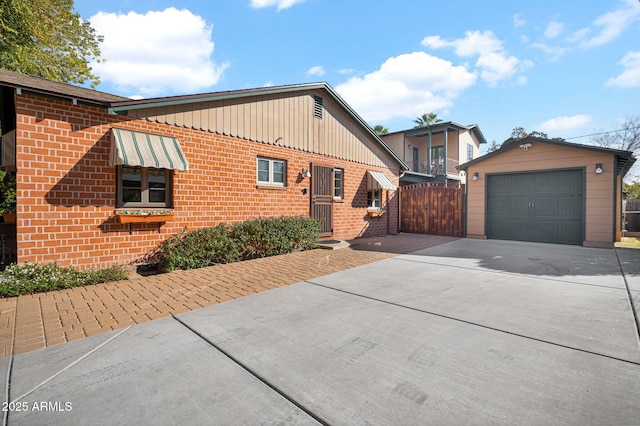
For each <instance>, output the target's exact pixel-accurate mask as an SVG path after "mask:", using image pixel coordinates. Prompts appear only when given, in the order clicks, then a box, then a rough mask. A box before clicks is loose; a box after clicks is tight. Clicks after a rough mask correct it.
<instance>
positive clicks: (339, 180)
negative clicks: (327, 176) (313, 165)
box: [333, 169, 344, 200]
mask: <svg viewBox="0 0 640 426" xmlns="http://www.w3.org/2000/svg"><path fill="white" fill-rule="evenodd" d="M333 198H335V199H337V200H342V199H343V198H344V170H343V169H333Z"/></svg>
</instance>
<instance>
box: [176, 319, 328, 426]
mask: <svg viewBox="0 0 640 426" xmlns="http://www.w3.org/2000/svg"><path fill="white" fill-rule="evenodd" d="M171 318H173V319H174V320H176V321H177V322H178V323H180V324H182V326H184V327H185V328H186V329H187V330H189V331H191V332H192V333H193V334H195V335H196V336H198V337H199V338H200V339H202V340H204V341H205V342H207V343H208V344H209V345H210V346H211V347H213V348H214V349H215V350H217V351H218V352H220V353H221V354H222V355H224V356H225V357H227V358H229V360H231V361H232V362H233V363H234V364H236V365H237V366H239V367H240V368H242V369H243V370H244V371H246V372H247V373H249V374H250V375H251V376H253V377H254V378H255V379H257V380H258V381H259V382H261V383H262V384H264V385H265V386H267V387H268V388H269V389H271V390H272V391H274V392H276V393H277V394H278V395H280V396H281V397H283V398H284V399H286V400H287V401H289V402H290V403H291V404H293V405H294V406H295V407H296V408H298V409H299V410H301V411H303V412H304V413H305V414H307V415H308V416H309V417H311V418H312V419H314V420H315V421H316V422H318V423H320V424H321V425H325V426H328V425H330V423H329V422H327V421H326V420H323V419H322V418H320V417H318V415H317V414H315V413H313V412H312V411H311V410H309V409H308V408H307V407H305V406H304V405H302V404H301V403H300V402H298V401H296V400H295V399H293V398H292V397H291V396H289V395H288V394H287V393H286V392H284V391H283V390H281V389H280V388H278V387H277V386H276V385H274V384H273V383H271V382H270V381H269V380H267V379H266V378H264V377H262V376H261V375H260V374H258V373H257V372H256V371H254V370H252V369H251V368H250V367H249V366H247V365H246V364H244V363H243V362H242V361H240V360H239V359H237V358H236V357H234V356H233V355H231V354H230V353H229V352H227V351H225V350H224V349H222V348H221V347H220V346H218V345H216V344H215V343H213V342H212V341H211V340H209V339H207V338H206V337H205V336H203V335H202V334H201V333H199V332H198V331H196V330H195V329H193V328H192V327H190V326H189V325H188V324H186V323H185V322H183V321H182V320H181V319H180V318H178V317H176V316H175V315H171Z"/></svg>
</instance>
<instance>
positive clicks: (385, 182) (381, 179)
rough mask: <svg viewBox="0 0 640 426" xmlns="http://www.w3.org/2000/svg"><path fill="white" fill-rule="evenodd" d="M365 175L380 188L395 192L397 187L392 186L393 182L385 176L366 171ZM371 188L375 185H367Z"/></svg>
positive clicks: (380, 173)
mask: <svg viewBox="0 0 640 426" xmlns="http://www.w3.org/2000/svg"><path fill="white" fill-rule="evenodd" d="M367 173H368V174H369V176H370V177H371V178H373V180H374V181H375V182H377V184H378V186H379V187H380V188H382V189H388V190H390V191H395V190H396V189H398V187H397V186H396V185H394V184H393V182H391V179H389V178H388V177H387V175H385V174H384V173H382V172H375V171H373V170H367ZM372 186H375V185H371V184H369V187H372Z"/></svg>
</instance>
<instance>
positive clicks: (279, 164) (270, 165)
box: [257, 157, 287, 186]
mask: <svg viewBox="0 0 640 426" xmlns="http://www.w3.org/2000/svg"><path fill="white" fill-rule="evenodd" d="M257 175H258V184H260V185H274V186H284V185H285V182H286V179H287V176H286V175H287V162H286V161H284V160H277V159H274V158H263V157H258V170H257Z"/></svg>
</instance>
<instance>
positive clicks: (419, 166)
mask: <svg viewBox="0 0 640 426" xmlns="http://www.w3.org/2000/svg"><path fill="white" fill-rule="evenodd" d="M459 164H460V162H459V161H458V160H455V159H453V158H447V169H446V171H447V173H449V174H458V170H457V169H456V167H457V166H458V165H459ZM413 171H415V172H420V173H427V174H431V175H434V176H440V175H444V174H445V168H444V161H443V159H442V158H436V159H433V160H431V164H429V162H428V161H426V160H424V161H414V162H413Z"/></svg>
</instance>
